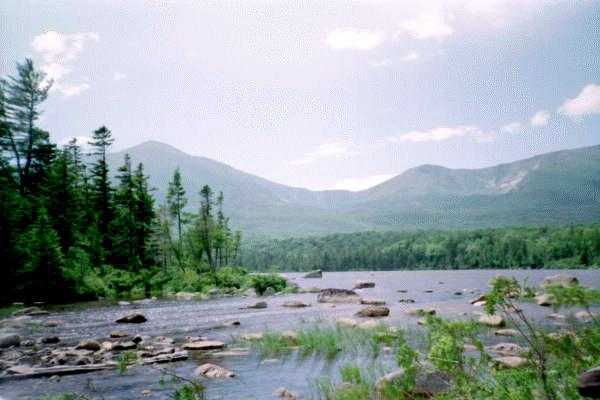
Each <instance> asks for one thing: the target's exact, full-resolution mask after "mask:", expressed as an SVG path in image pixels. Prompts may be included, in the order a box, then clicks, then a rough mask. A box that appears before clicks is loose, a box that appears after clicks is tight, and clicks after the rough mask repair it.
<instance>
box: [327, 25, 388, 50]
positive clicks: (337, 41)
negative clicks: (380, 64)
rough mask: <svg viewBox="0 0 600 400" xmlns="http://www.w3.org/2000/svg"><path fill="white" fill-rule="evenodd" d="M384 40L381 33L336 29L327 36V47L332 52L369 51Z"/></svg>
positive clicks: (383, 35)
mask: <svg viewBox="0 0 600 400" xmlns="http://www.w3.org/2000/svg"><path fill="white" fill-rule="evenodd" d="M384 39H385V34H384V33H383V32H382V31H372V30H356V29H336V30H334V31H332V32H330V33H329V35H327V45H328V46H329V47H331V48H332V49H334V50H371V49H374V48H375V47H377V46H379V45H381V43H383V40H384Z"/></svg>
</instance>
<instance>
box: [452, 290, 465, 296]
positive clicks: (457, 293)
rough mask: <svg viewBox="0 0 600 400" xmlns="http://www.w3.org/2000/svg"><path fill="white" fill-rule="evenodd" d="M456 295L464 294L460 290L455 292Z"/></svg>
mask: <svg viewBox="0 0 600 400" xmlns="http://www.w3.org/2000/svg"><path fill="white" fill-rule="evenodd" d="M454 295H455V296H462V295H463V292H462V291H460V290H459V291H456V292H454Z"/></svg>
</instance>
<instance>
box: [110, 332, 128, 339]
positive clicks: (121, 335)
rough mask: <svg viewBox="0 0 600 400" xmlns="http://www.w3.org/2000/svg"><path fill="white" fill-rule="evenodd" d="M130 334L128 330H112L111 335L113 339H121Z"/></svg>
mask: <svg viewBox="0 0 600 400" xmlns="http://www.w3.org/2000/svg"><path fill="white" fill-rule="evenodd" d="M127 336H129V333H127V332H122V331H112V332H111V333H110V337H111V338H113V339H119V338H124V337H127Z"/></svg>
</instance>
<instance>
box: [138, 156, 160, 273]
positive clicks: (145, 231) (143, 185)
mask: <svg viewBox="0 0 600 400" xmlns="http://www.w3.org/2000/svg"><path fill="white" fill-rule="evenodd" d="M133 186H134V192H135V197H134V199H135V204H134V209H135V223H136V235H135V238H136V250H137V252H138V256H139V259H140V260H141V262H142V265H144V266H146V267H150V266H152V265H154V263H155V261H156V260H155V253H156V252H155V251H153V249H152V245H151V244H152V231H153V227H154V223H155V218H156V213H155V212H154V198H153V197H152V193H151V189H150V187H149V185H148V177H147V176H146V175H144V165H143V164H142V163H139V164H138V166H137V168H136V170H135V173H134V175H133Z"/></svg>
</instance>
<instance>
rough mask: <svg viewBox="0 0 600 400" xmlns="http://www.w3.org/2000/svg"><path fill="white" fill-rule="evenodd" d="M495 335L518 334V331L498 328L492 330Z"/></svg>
mask: <svg viewBox="0 0 600 400" xmlns="http://www.w3.org/2000/svg"><path fill="white" fill-rule="evenodd" d="M494 335H496V336H519V331H517V330H516V329H498V330H497V331H495V332H494Z"/></svg>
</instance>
